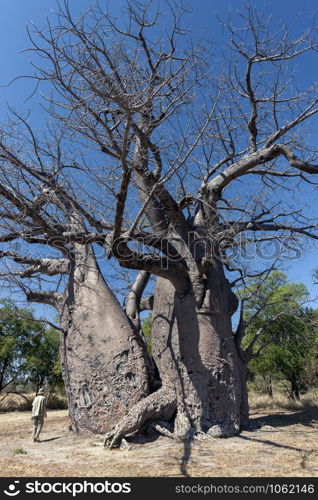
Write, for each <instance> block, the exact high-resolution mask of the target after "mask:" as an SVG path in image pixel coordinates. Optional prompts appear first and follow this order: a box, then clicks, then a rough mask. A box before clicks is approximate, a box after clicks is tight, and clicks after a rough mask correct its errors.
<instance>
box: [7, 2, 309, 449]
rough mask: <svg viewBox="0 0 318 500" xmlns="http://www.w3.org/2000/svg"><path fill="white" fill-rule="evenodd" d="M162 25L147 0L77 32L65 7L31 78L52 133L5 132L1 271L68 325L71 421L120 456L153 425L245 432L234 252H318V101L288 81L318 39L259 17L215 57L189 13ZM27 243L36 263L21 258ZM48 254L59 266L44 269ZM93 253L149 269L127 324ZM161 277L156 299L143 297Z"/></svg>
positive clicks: (41, 41) (79, 23)
mask: <svg viewBox="0 0 318 500" xmlns="http://www.w3.org/2000/svg"><path fill="white" fill-rule="evenodd" d="M165 10H166V11H165V12H160V10H159V9H158V8H157V4H156V3H155V2H148V3H141V2H136V1H134V2H127V4H126V12H125V16H123V20H117V19H115V18H114V17H113V16H112V15H111V14H110V13H109V12H107V11H105V10H104V9H103V8H102V7H101V6H98V5H97V6H96V7H95V8H93V9H91V10H90V11H89V12H86V13H84V14H83V15H82V16H80V17H79V18H78V19H74V18H73V16H72V14H71V12H70V9H69V7H68V5H67V3H64V4H63V6H62V7H60V8H59V11H58V14H57V17H56V18H55V19H54V22H52V23H51V24H50V23H49V24H48V25H47V26H46V28H45V29H43V30H39V29H37V28H36V27H34V26H33V27H32V29H31V28H30V30H29V35H30V39H31V41H32V46H33V48H32V51H33V52H35V62H34V75H32V76H31V77H32V78H34V79H35V82H36V83H37V85H41V84H42V82H44V83H45V87H44V88H45V92H46V102H47V111H48V114H49V116H50V117H51V120H52V121H51V125H50V127H49V132H48V133H47V136H46V137H44V138H43V139H41V140H40V139H38V138H37V137H36V136H35V134H34V132H33V131H32V129H31V128H30V125H29V124H28V121H27V120H26V119H25V118H23V117H21V116H16V117H15V122H14V123H12V127H4V128H3V131H2V135H1V143H0V158H1V161H2V166H3V168H2V170H3V181H2V183H1V185H0V196H1V199H2V205H3V208H2V210H3V220H4V222H3V234H2V236H1V240H2V242H3V243H4V244H5V245H4V250H3V253H2V256H3V258H4V259H6V261H8V259H9V260H13V261H15V262H16V263H17V264H18V267H19V269H20V268H21V266H22V267H23V270H22V271H21V269H20V270H18V271H16V272H13V271H12V269H11V270H10V272H9V274H10V276H11V279H12V278H15V279H19V280H20V278H24V279H29V280H31V281H30V282H28V283H29V289H28V290H27V289H26V293H27V296H28V298H29V300H33V301H39V302H46V303H49V304H50V305H53V306H54V307H56V309H57V310H58V311H59V312H60V317H61V325H62V328H63V335H62V353H63V357H62V360H63V371H64V380H65V382H66V386H67V388H68V396H69V402H70V407H71V408H72V419H73V421H74V423H76V425H77V427H78V428H79V429H81V428H89V429H92V430H95V431H100V430H108V431H109V432H108V434H107V435H106V438H105V444H107V445H109V446H115V445H116V444H118V443H119V442H120V440H121V439H122V438H123V437H124V436H125V435H127V434H130V433H132V432H135V431H137V430H139V429H140V428H141V427H142V426H143V424H145V423H146V422H151V421H154V420H155V421H158V420H159V421H161V423H160V424H158V422H157V423H155V424H154V425H155V428H156V429H157V430H158V429H159V430H161V431H162V432H164V433H165V434H169V435H171V436H176V437H178V438H184V439H186V438H189V437H191V436H193V435H194V434H200V435H203V434H202V433H204V435H206V436H221V437H222V436H230V435H233V434H236V433H238V432H239V430H240V428H241V425H242V424H243V423H244V422H245V420H246V419H247V418H248V402H247V393H246V380H245V378H246V377H245V366H246V359H245V358H244V356H242V349H241V340H242V328H241V326H239V327H238V329H237V330H236V331H235V332H233V331H232V324H231V316H232V314H233V313H234V312H235V311H236V309H237V307H238V299H237V297H236V296H235V294H234V293H233V290H232V286H231V283H230V281H229V280H228V274H227V273H228V272H229V271H228V270H231V269H234V268H238V269H239V270H240V271H241V272H242V259H240V257H239V258H237V259H236V260H235V259H234V254H233V249H234V250H235V252H236V253H237V255H240V252H242V249H244V248H246V247H247V246H250V245H254V247H256V248H257V245H259V244H262V243H264V242H265V243H266V242H279V245H280V248H281V249H282V251H285V250H288V249H289V250H290V249H291V248H293V247H292V244H293V243H294V242H295V239H296V237H301V238H306V237H308V238H314V239H316V238H317V233H316V226H317V224H316V220H315V219H314V216H313V215H314V214H312V213H311V212H310V210H309V209H308V206H306V205H305V204H304V201H303V200H304V198H305V197H306V196H308V195H309V192H311V190H312V189H313V187H314V185H315V177H314V175H313V174H316V173H317V171H318V166H317V165H315V161H316V156H317V152H316V150H315V148H314V147H312V146H311V145H310V143H309V141H308V140H306V139H307V135H308V131H307V130H306V129H305V124H306V123H307V121H308V120H309V119H313V117H314V116H315V115H316V113H317V112H318V100H317V87H316V86H315V85H313V86H312V87H310V88H306V89H302V88H300V89H297V86H296V85H295V81H296V76H295V75H294V73H293V71H294V69H295V63H296V61H297V62H298V64H299V63H300V62H301V57H302V56H303V55H304V54H306V53H307V54H309V55H311V57H313V58H314V57H315V55H316V51H317V42H316V40H315V38H314V32H313V30H310V29H309V30H308V31H307V32H305V33H303V34H300V35H296V37H293V32H289V30H288V28H287V27H286V26H285V25H281V26H280V28H279V29H278V30H277V31H274V32H273V31H271V24H270V20H269V19H267V18H266V16H265V15H263V14H262V15H261V14H258V13H257V12H256V11H254V10H253V8H252V7H250V6H247V7H246V8H245V9H244V11H242V12H241V14H240V17H239V19H238V26H235V25H234V24H233V22H232V21H231V20H230V19H229V20H228V21H226V22H225V23H223V27H224V29H225V31H226V33H227V34H228V44H227V46H226V50H225V54H224V56H223V57H219V56H218V55H215V54H214V55H213V54H212V48H211V45H209V44H208V43H207V42H206V41H205V43H203V42H202V40H201V41H200V40H198V39H196V37H195V36H194V35H192V34H191V33H190V31H189V30H188V29H186V24H185V20H184V19H185V18H186V16H187V14H188V13H187V12H186V9H185V8H184V7H183V6H182V4H180V5H177V4H174V5H173V6H172V7H170V8H168V7H167V9H165ZM218 57H219V59H220V60H218V59H217V58H218ZM48 87H49V88H50V91H49V92H48V91H47V88H48ZM17 122H19V123H20V124H21V125H23V126H24V128H25V130H26V131H27V136H26V137H23V138H22V137H20V136H18V135H17V134H18V132H16V130H18V129H19V128H18V123H17ZM19 130H20V129H19ZM19 134H21V132H19ZM297 196H298V200H297ZM21 240H22V241H24V242H25V244H27V249H28V254H27V255H26V254H23V255H21V254H20V253H19V252H16V251H15V250H14V244H15V243H14V242H16V241H21ZM41 245H42V247H41V248H42V249H43V248H45V249H46V248H48V247H47V245H49V247H50V248H53V249H54V251H55V252H56V255H58V256H56V257H54V258H50V259H48V258H46V257H43V256H42V257H41V258H40V257H37V258H36V257H34V248H36V249H38V247H39V246H41ZM98 248H100V249H102V250H103V251H105V252H106V254H107V256H108V258H109V259H110V258H113V259H115V260H116V261H117V262H118V263H119V264H120V265H121V266H122V267H123V268H126V269H129V270H133V271H139V272H140V274H138V275H137V278H136V281H135V284H134V285H133V286H132V287H131V291H130V293H129V297H128V300H127V307H126V312H125V313H124V312H123V310H122V309H121V307H120V305H119V303H118V301H117V299H116V298H115V296H114V295H113V294H112V293H111V291H110V289H109V287H108V285H107V284H106V282H105V278H104V277H103V275H104V276H105V272H101V270H100V268H99V267H98V265H97V262H96V258H95V255H94V252H96V250H97V249H98ZM41 252H42V254H43V252H44V253H45V250H41V251H39V253H40V254H41ZM253 265H254V263H253V262H252V263H251V265H250V266H249V267H250V268H251V269H249V272H253ZM254 271H255V269H254ZM43 275H49V276H56V277H58V278H56V279H55V280H54V283H55V286H56V289H55V290H54V291H51V289H50V290H49V291H48V289H47V288H49V285H47V284H45V285H44V290H40V291H34V289H33V288H32V287H33V285H34V279H35V278H34V277H39V276H43ZM61 275H65V276H66V277H67V279H63V278H62V279H61V278H60V276H61ZM150 275H153V276H156V277H157V279H156V285H155V287H154V293H153V297H143V293H144V291H145V289H146V287H147V280H148V279H149V276H150ZM32 280H33V281H32ZM232 281H233V283H232V284H233V286H234V285H235V283H236V281H237V279H236V278H235V279H233V280H232ZM24 286H25V287H26V285H24ZM50 286H51V287H52V285H50ZM145 308H152V309H153V327H152V356H153V359H154V361H155V364H156V367H157V370H158V372H159V374H160V384H161V387H160V388H159V389H157V390H154V389H153V387H152V384H151V383H150V382H149V381H151V379H152V373H153V367H152V361H151V360H149V359H148V358H147V354H146V350H145V345H144V342H143V339H142V336H141V335H140V312H141V310H143V309H145ZM240 325H242V323H241V322H240ZM109 416H111V417H109ZM105 417H107V418H106V419H105ZM122 417H123V418H122ZM114 420H116V422H117V421H118V422H117V425H116V426H115V427H114V428H113V429H112V427H113V426H114ZM162 421H164V423H162ZM167 422H168V423H167Z"/></svg>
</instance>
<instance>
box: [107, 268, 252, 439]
mask: <svg viewBox="0 0 318 500" xmlns="http://www.w3.org/2000/svg"><path fill="white" fill-rule="evenodd" d="M206 276H207V279H206V290H205V295H204V298H203V300H202V303H201V304H200V305H197V304H196V300H195V294H194V293H193V292H189V293H187V294H184V295H181V294H178V292H176V290H175V288H174V287H173V285H172V284H171V283H170V282H169V281H168V280H166V279H164V278H158V279H157V282H156V286H155V292H154V304H153V327H152V351H153V357H154V360H155V362H156V365H157V367H158V370H159V373H160V377H161V382H162V388H161V389H160V390H159V391H157V393H154V394H153V395H152V398H153V399H155V400H156V402H157V407H156V410H157V411H156V414H155V419H158V420H162V419H166V420H168V422H167V424H168V428H169V429H170V431H171V432H172V433H173V436H174V437H175V438H179V439H187V438H190V437H192V436H193V435H195V434H198V433H199V434H200V435H201V434H202V433H205V434H206V435H207V436H211V437H229V436H233V435H235V434H237V433H238V432H239V430H240V428H241V426H242V425H243V424H244V423H246V420H247V419H248V399H247V389H246V362H245V361H243V360H242V359H241V357H240V355H239V351H238V349H237V346H236V343H235V336H234V333H233V332H232V325H231V316H232V314H233V313H234V311H235V310H236V308H237V299H236V297H235V295H234V294H233V293H232V291H231V288H230V285H229V283H228V281H227V280H226V277H225V275H224V271H223V267H222V264H221V262H220V261H218V260H215V261H213V265H212V266H211V267H210V269H209V271H208V272H207V274H206ZM162 392H164V393H165V398H164V401H165V405H163V404H162V405H161V413H160V405H159V407H158V401H159V402H160V401H162ZM156 396H157V398H156ZM147 402H149V404H147ZM167 402H169V403H170V406H169V410H170V412H169V413H168V417H169V418H168V419H167V418H166V417H167V415H165V414H166V413H167V412H166V405H167ZM152 408H153V401H152V399H151V398H150V399H149V398H146V399H145V400H144V401H143V406H142V416H141V408H140V407H138V408H137V407H136V408H133V409H132V411H131V412H130V417H129V424H130V425H129V426H128V425H127V421H125V422H119V423H118V425H117V426H116V428H115V429H114V431H113V432H111V433H109V434H108V435H107V436H106V439H105V442H106V444H110V445H116V441H117V444H118V442H119V441H120V439H121V438H122V437H124V435H125V434H128V433H130V432H134V431H136V430H137V429H138V424H137V422H142V423H144V422H145V421H147V420H153V419H154V413H153V411H151V410H152Z"/></svg>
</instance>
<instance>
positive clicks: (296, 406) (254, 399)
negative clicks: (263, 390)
mask: <svg viewBox="0 0 318 500" xmlns="http://www.w3.org/2000/svg"><path fill="white" fill-rule="evenodd" d="M249 403H250V409H251V410H259V409H263V410H272V409H282V410H301V409H305V408H314V407H318V390H317V389H312V390H310V391H308V392H307V393H306V394H303V395H301V397H300V401H294V400H292V399H290V398H289V397H288V396H287V395H286V394H285V393H283V392H278V391H274V395H273V397H272V398H271V397H270V396H268V395H267V394H260V393H258V392H254V391H250V392H249Z"/></svg>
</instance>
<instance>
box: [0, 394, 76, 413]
mask: <svg viewBox="0 0 318 500" xmlns="http://www.w3.org/2000/svg"><path fill="white" fill-rule="evenodd" d="M34 398H35V393H30V394H22V395H21V396H20V395H18V394H8V395H7V396H5V394H0V412H9V411H30V410H31V408H32V401H33V399H34ZM47 408H48V409H49V410H64V409H66V408H67V400H66V397H65V396H64V395H61V394H55V393H51V394H49V395H48V398H47Z"/></svg>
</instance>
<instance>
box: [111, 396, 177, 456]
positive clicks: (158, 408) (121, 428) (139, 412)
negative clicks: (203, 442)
mask: <svg viewBox="0 0 318 500" xmlns="http://www.w3.org/2000/svg"><path fill="white" fill-rule="evenodd" d="M176 406H177V402H176V396H175V392H174V391H173V390H171V389H167V388H165V387H162V388H161V389H159V390H158V391H156V392H154V393H152V394H150V395H149V396H147V397H146V398H145V399H143V400H141V401H139V403H137V404H136V405H135V406H133V407H132V408H131V410H130V411H129V413H128V414H127V415H126V416H125V417H124V418H122V419H121V420H120V421H119V422H118V424H117V425H116V427H115V428H114V429H113V430H111V431H110V432H107V434H106V435H105V438H104V446H105V447H108V448H110V449H111V448H115V447H118V446H120V443H121V441H122V439H123V438H124V437H125V436H127V435H128V434H133V433H135V432H137V431H138V430H139V429H140V428H141V427H142V426H143V424H144V423H145V422H147V421H149V420H159V419H162V420H169V419H170V418H171V417H172V415H173V413H174V412H175V410H176ZM168 432H169V431H168Z"/></svg>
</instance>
